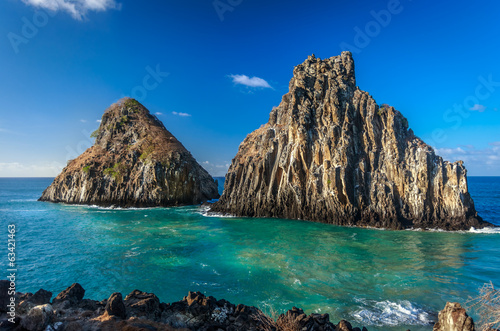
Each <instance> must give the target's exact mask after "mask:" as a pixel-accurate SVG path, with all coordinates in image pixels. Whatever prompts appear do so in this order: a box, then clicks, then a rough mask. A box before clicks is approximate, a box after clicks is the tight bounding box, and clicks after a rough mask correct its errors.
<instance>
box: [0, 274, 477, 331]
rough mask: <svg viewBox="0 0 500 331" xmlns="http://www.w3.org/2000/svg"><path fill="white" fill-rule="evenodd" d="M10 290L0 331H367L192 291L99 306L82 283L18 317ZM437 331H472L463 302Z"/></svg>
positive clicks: (0, 307) (42, 297)
mask: <svg viewBox="0 0 500 331" xmlns="http://www.w3.org/2000/svg"><path fill="white" fill-rule="evenodd" d="M8 287H9V282H8V281H6V280H2V281H0V331H3V330H16V331H44V330H45V331H97V330H103V331H107V330H123V331H143V330H144V331H155V330H157V331H170V330H201V331H211V330H213V331H218V330H227V331H236V330H269V331H280V330H282V331H287V330H304V331H333V330H335V331H368V329H367V328H366V327H364V326H359V327H353V326H352V324H351V323H349V322H348V321H345V320H341V321H339V322H338V323H337V324H334V323H333V322H332V321H330V317H329V315H328V314H314V313H313V314H310V315H306V314H305V313H304V311H303V310H302V309H299V308H296V307H293V308H292V309H291V310H288V311H287V312H286V313H285V314H281V315H279V316H275V319H273V318H271V317H269V316H267V315H266V314H264V313H263V312H262V311H261V310H259V309H258V308H256V307H252V306H246V305H243V304H238V305H235V304H232V303H231V302H229V301H226V300H224V299H221V300H217V299H215V298H214V297H212V296H205V295H204V294H202V293H200V292H189V293H188V295H187V296H185V297H184V298H183V299H182V300H181V301H177V302H173V303H163V302H160V300H159V299H158V297H157V296H156V295H155V294H153V293H146V292H142V291H139V290H134V291H132V292H131V293H130V294H128V295H127V296H126V297H125V298H123V297H122V294H121V293H117V292H116V293H112V294H111V295H110V297H109V298H108V299H104V300H102V301H96V300H91V299H84V296H85V290H84V289H83V287H82V286H81V285H80V284H78V283H75V284H73V285H71V286H70V287H68V288H67V289H66V290H64V291H62V292H61V293H59V294H58V295H57V296H56V297H55V298H54V299H52V293H51V292H49V291H46V290H43V289H40V290H39V291H37V292H36V293H35V294H32V293H19V292H18V293H16V296H15V299H16V301H15V302H16V308H15V313H13V312H12V309H9V308H8V304H9V302H10V300H11V299H10V298H9V297H7V289H8ZM51 299H52V300H51ZM13 315H15V317H14V316H13ZM433 330H434V331H447V330H456V331H472V330H474V322H473V320H472V318H471V317H469V316H468V315H467V313H466V312H465V309H463V308H462V307H461V306H460V305H459V304H458V303H447V304H446V307H445V308H444V309H443V310H442V311H441V312H440V313H439V320H438V322H437V323H436V324H435V325H434V328H433Z"/></svg>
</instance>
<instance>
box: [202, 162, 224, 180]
mask: <svg viewBox="0 0 500 331" xmlns="http://www.w3.org/2000/svg"><path fill="white" fill-rule="evenodd" d="M201 164H202V166H203V168H204V169H205V170H206V171H208V173H209V174H210V175H212V176H213V177H224V176H225V175H226V173H227V169H229V166H230V165H231V164H230V163H229V162H227V161H222V162H221V163H217V164H216V163H212V162H210V161H203V162H202V163H201Z"/></svg>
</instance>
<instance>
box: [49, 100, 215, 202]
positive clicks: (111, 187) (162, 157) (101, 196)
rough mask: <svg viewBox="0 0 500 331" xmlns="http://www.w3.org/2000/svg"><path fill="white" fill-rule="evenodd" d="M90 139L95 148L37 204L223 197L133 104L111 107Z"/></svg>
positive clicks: (202, 171) (124, 102)
mask: <svg viewBox="0 0 500 331" xmlns="http://www.w3.org/2000/svg"><path fill="white" fill-rule="evenodd" d="M92 137H94V138H96V139H95V144H94V146H92V147H90V148H89V149H87V150H86V151H85V152H84V153H83V154H82V155H80V156H79V157H77V158H76V159H74V160H70V161H68V165H67V166H66V167H65V168H64V169H63V170H62V172H61V173H60V174H59V175H58V176H57V177H56V178H55V180H54V182H53V183H52V184H51V185H50V186H49V187H48V188H47V189H46V190H45V191H44V192H43V194H42V196H41V197H40V199H39V201H49V202H64V203H68V204H87V205H98V206H116V207H156V206H162V207H167V206H180V205H193V204H199V203H203V202H205V201H207V200H210V199H216V198H218V197H219V194H218V190H217V183H216V181H214V179H213V178H212V177H211V176H210V174H209V173H208V172H207V171H206V170H205V169H203V168H202V167H201V166H200V165H199V164H198V162H196V160H195V159H194V157H193V156H192V155H191V153H190V152H189V151H188V150H187V149H186V148H185V147H184V146H183V145H182V144H181V143H180V142H179V141H178V140H177V139H176V138H175V137H174V136H173V135H172V134H171V133H170V132H169V131H168V130H167V129H166V128H165V126H164V125H163V124H162V123H161V122H160V121H159V120H158V118H156V116H154V115H152V114H150V112H149V111H148V110H147V109H146V108H145V107H144V106H143V105H142V104H140V103H139V102H138V101H137V100H135V99H131V98H123V99H121V100H120V101H118V102H117V103H115V104H113V105H111V106H110V107H109V108H108V109H107V110H106V111H105V112H104V115H103V116H102V121H101V125H100V126H99V128H98V129H97V130H96V131H95V132H94V133H92Z"/></svg>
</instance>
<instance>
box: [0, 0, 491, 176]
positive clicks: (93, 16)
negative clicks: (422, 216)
mask: <svg viewBox="0 0 500 331" xmlns="http://www.w3.org/2000/svg"><path fill="white" fill-rule="evenodd" d="M498 13H500V4H499V3H498V2H495V1H477V2H474V3H472V2H465V3H456V2H453V3H452V2H446V3H445V2H435V1H429V0H412V1H411V0H401V1H397V0H390V1H373V0H372V1H361V0H357V1H348V2H347V1H345V2H344V1H343V2H340V1H332V0H329V1H326V0H325V1H322V0H310V1H307V2H305V1H293V0H287V1H281V0H280V1H262V0H252V1H250V0H216V1H213V0H203V1H201V0H200V1H194V0H185V1H145V2H139V1H129V0H124V1H121V0H72V1H68V0H4V1H1V2H0V22H1V23H0V61H1V63H2V65H1V66H0V75H1V78H2V79H0V100H1V103H0V141H1V144H0V177H2V176H55V175H57V173H58V172H59V171H60V170H61V169H62V167H63V166H64V165H65V163H66V161H67V160H68V159H71V158H74V157H76V156H77V155H79V154H80V153H82V152H83V151H84V150H85V149H86V148H87V147H89V146H90V145H91V144H92V140H91V139H90V138H89V135H90V133H91V132H92V131H93V130H95V129H96V128H97V127H98V125H99V123H98V122H97V120H98V119H100V118H101V116H102V113H103V111H104V110H105V109H106V108H107V107H108V106H109V105H110V104H111V103H113V102H115V101H116V100H118V99H119V98H121V97H123V96H133V97H137V98H138V99H139V100H140V101H141V102H142V103H143V104H144V105H145V106H146V107H147V108H148V109H149V110H150V111H151V112H152V113H158V117H159V118H160V119H161V120H162V121H163V123H164V124H165V126H166V127H167V129H169V130H170V131H171V132H172V133H173V134H174V135H175V136H176V137H177V138H178V139H179V140H180V141H181V142H182V143H183V144H184V145H185V146H186V148H188V149H189V150H190V151H191V152H192V154H193V155H194V156H195V158H196V159H197V160H198V162H200V163H201V164H202V165H203V166H204V167H205V168H206V169H207V170H209V172H211V173H212V175H215V176H223V175H224V174H225V171H226V170H227V167H228V165H229V163H230V161H231V159H232V158H233V157H234V156H235V154H236V152H237V150H238V146H239V144H240V143H241V141H243V139H244V138H245V136H246V135H247V134H248V133H250V132H251V131H253V130H255V129H257V128H258V127H259V126H260V125H261V124H263V123H265V122H267V120H268V116H269V112H270V111H271V109H272V107H273V106H277V105H278V104H279V103H280V101H281V97H282V95H283V94H285V93H286V92H287V91H288V82H289V80H290V78H291V77H292V71H293V67H294V66H295V65H298V64H300V63H302V62H303V61H304V60H305V59H306V58H307V56H308V55H310V54H313V53H314V54H315V55H316V56H317V57H320V58H326V57H331V56H335V55H338V54H340V52H341V51H342V50H351V51H353V55H354V59H355V61H356V76H357V83H358V85H359V86H360V88H361V89H363V90H365V91H368V92H369V93H370V94H371V95H372V96H373V97H374V98H375V100H377V102H378V103H379V104H380V103H388V104H390V105H393V106H394V107H396V108H397V109H398V110H400V111H401V112H402V113H403V114H404V115H405V116H406V117H407V118H408V120H409V123H410V126H411V127H412V128H413V130H414V131H415V133H416V134H417V135H418V136H420V137H421V138H422V139H424V141H426V142H427V143H429V144H430V145H432V146H433V147H435V148H436V149H437V151H438V154H440V155H442V156H443V157H444V158H445V159H448V160H451V161H455V160H459V159H461V160H464V161H465V165H466V166H467V168H468V169H469V175H496V176H499V175H500V130H499V129H500V111H498V110H497V109H499V108H500V65H499V61H498V58H499V52H498V51H499V49H500V46H499V43H498V41H499V40H500V28H499V24H498Z"/></svg>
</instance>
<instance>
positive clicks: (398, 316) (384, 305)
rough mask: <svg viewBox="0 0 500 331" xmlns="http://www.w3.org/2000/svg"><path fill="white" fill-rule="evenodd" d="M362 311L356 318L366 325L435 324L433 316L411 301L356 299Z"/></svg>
mask: <svg viewBox="0 0 500 331" xmlns="http://www.w3.org/2000/svg"><path fill="white" fill-rule="evenodd" d="M356 301H358V302H359V303H360V304H361V307H362V308H361V309H360V310H358V311H356V312H355V313H354V314H353V316H354V318H355V319H356V320H357V321H358V322H360V323H361V324H364V325H375V326H384V325H385V326H396V325H430V324H432V323H434V318H433V314H432V313H430V312H427V311H425V310H424V309H422V308H420V307H417V306H416V305H415V304H412V303H411V302H410V301H407V300H403V301H398V302H392V301H389V300H385V301H380V302H378V301H374V300H366V299H356Z"/></svg>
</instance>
